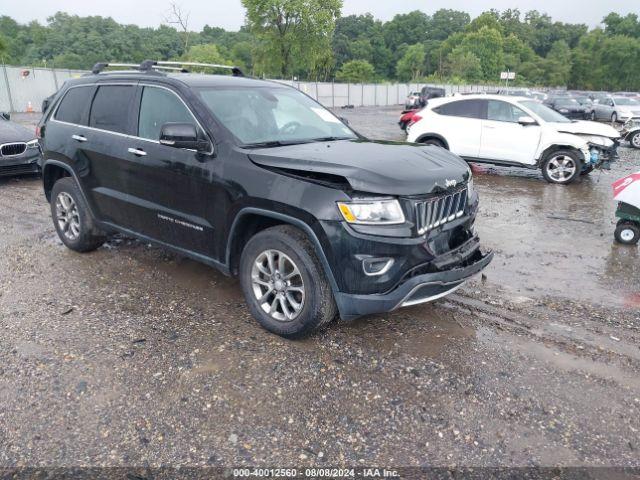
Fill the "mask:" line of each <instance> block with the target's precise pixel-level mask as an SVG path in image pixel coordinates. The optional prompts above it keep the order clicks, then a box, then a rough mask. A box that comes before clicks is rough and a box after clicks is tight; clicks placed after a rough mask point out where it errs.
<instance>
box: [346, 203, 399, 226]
mask: <svg viewBox="0 0 640 480" xmlns="http://www.w3.org/2000/svg"><path fill="white" fill-rule="evenodd" d="M338 209H339V210H340V213H341V214H342V217H343V218H344V219H345V220H346V221H347V222H349V223H354V224H360V225H396V224H399V223H404V222H405V218H404V213H403V212H402V207H401V206H400V202H398V200H395V199H390V200H354V201H352V202H338Z"/></svg>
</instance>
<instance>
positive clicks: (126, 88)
mask: <svg viewBox="0 0 640 480" xmlns="http://www.w3.org/2000/svg"><path fill="white" fill-rule="evenodd" d="M135 93H136V87H135V86H133V85H104V86H101V87H99V88H98V91H97V92H96V96H95V97H94V98H93V104H92V105H91V113H90V114H89V126H90V127H93V128H99V129H101V130H109V131H110V132H117V133H129V132H130V125H129V123H130V118H131V116H130V112H131V105H132V102H133V100H134V97H135Z"/></svg>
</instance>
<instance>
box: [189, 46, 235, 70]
mask: <svg viewBox="0 0 640 480" xmlns="http://www.w3.org/2000/svg"><path fill="white" fill-rule="evenodd" d="M181 60H184V61H188V62H199V63H217V64H222V65H228V64H230V63H234V62H232V61H231V60H228V59H226V58H224V57H223V56H222V54H221V53H220V50H219V49H218V46H217V45H215V44H213V43H206V44H201V45H193V46H192V47H190V48H189V51H188V52H187V53H185V54H184V55H182V57H181Z"/></svg>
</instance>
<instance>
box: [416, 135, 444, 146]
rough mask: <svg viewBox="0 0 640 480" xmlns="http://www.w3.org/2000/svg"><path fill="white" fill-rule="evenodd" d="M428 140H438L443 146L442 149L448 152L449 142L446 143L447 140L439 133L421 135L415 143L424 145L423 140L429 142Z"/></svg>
mask: <svg viewBox="0 0 640 480" xmlns="http://www.w3.org/2000/svg"><path fill="white" fill-rule="evenodd" d="M430 138H434V139H436V140H440V141H441V142H442V143H443V144H444V148H446V149H447V150H449V142H447V140H446V139H445V138H444V137H443V136H442V135H440V134H439V133H434V132H427V133H423V134H422V135H420V136H419V137H418V138H417V139H416V143H424V141H425V140H429V139H430Z"/></svg>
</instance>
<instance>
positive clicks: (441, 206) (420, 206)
mask: <svg viewBox="0 0 640 480" xmlns="http://www.w3.org/2000/svg"><path fill="white" fill-rule="evenodd" d="M467 197H468V196H467V189H466V187H465V188H464V189H462V190H458V191H457V192H453V193H449V194H445V195H441V196H439V197H435V198H429V199H427V200H421V201H418V202H416V204H415V216H416V224H417V227H418V233H419V234H420V235H422V234H423V233H426V232H428V231H429V230H432V229H434V228H436V227H439V226H440V225H443V224H445V223H447V222H451V221H453V220H455V219H456V218H460V217H461V216H462V215H464V211H465V209H466V208H467Z"/></svg>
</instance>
